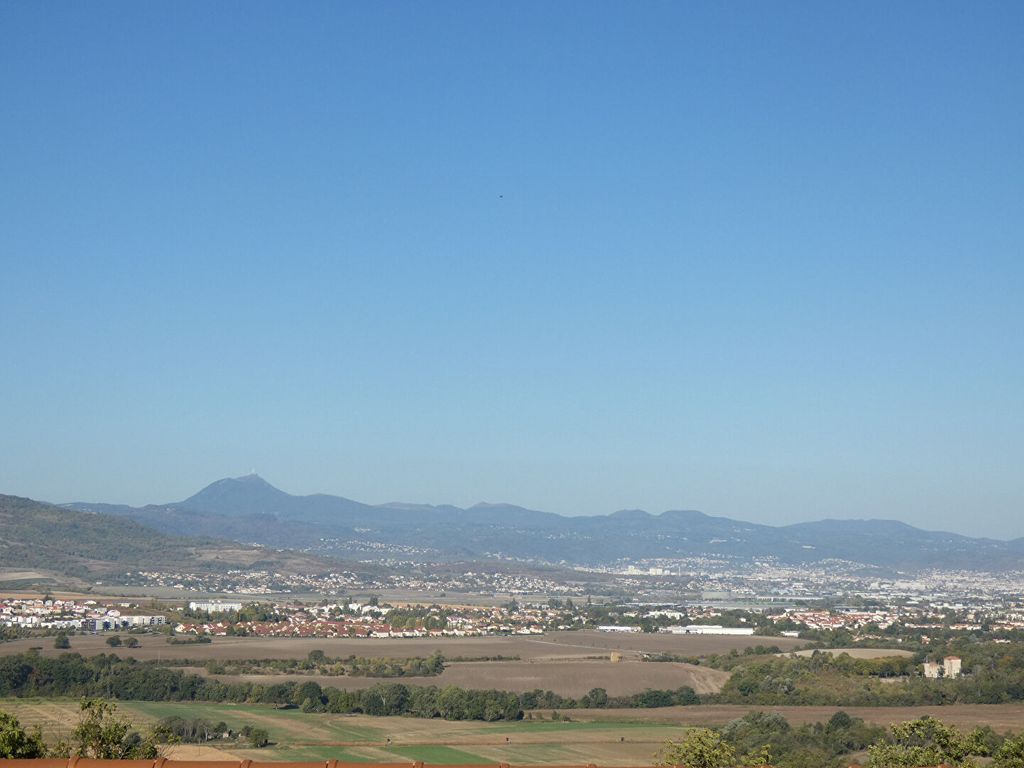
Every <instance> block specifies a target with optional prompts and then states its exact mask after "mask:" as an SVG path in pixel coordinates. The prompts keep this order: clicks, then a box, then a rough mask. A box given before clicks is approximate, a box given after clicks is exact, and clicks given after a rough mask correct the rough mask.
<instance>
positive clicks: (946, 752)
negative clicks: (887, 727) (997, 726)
mask: <svg viewBox="0 0 1024 768" xmlns="http://www.w3.org/2000/svg"><path fill="white" fill-rule="evenodd" d="M987 753H988V749H987V747H986V746H985V744H984V743H983V740H982V738H981V734H980V732H979V731H975V732H973V733H971V734H963V733H961V732H960V731H958V730H957V729H956V728H953V727H951V726H948V725H945V724H944V723H942V722H941V721H940V720H936V719H935V718H933V717H929V716H927V715H926V716H924V717H921V718H918V719H917V720H911V721H909V722H906V723H900V724H898V725H894V726H893V727H892V737H891V739H890V740H888V741H884V742H876V743H874V744H872V745H871V746H870V747H868V765H870V766H871V768H917V767H919V766H931V765H952V766H972V765H974V761H973V760H972V759H971V758H972V757H974V756H985V755H986V754H987Z"/></svg>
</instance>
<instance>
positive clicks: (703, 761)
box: [658, 728, 737, 768]
mask: <svg viewBox="0 0 1024 768" xmlns="http://www.w3.org/2000/svg"><path fill="white" fill-rule="evenodd" d="M736 763H737V759H736V750H735V749H733V747H732V746H731V745H730V744H729V743H728V742H726V741H725V739H723V738H722V734H720V733H719V732H718V731H715V730H712V729H711V728H690V729H689V730H687V731H686V734H685V735H684V736H683V738H682V739H681V740H680V741H667V742H665V746H664V747H662V749H661V751H660V752H659V753H658V765H663V766H673V765H683V766H686V768H733V766H735V765H736Z"/></svg>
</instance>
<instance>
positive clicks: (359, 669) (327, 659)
mask: <svg viewBox="0 0 1024 768" xmlns="http://www.w3.org/2000/svg"><path fill="white" fill-rule="evenodd" d="M445 661H446V659H445V657H444V655H443V654H442V653H441V652H440V651H435V652H434V653H433V654H431V655H430V656H426V657H422V656H414V657H410V658H384V657H382V658H367V657H363V656H356V655H355V654H352V655H350V656H347V657H331V656H328V655H326V654H325V653H324V652H323V651H320V650H316V651H310V652H309V655H308V656H307V657H306V658H305V659H242V660H232V661H220V660H217V659H210V660H209V661H207V662H205V664H204V666H205V668H206V671H207V672H208V673H210V674H212V675H265V674H271V675H273V674H295V673H316V674H320V675H329V676H337V677H340V676H343V675H348V676H351V677H433V676H436V675H439V674H441V673H442V672H444V668H445ZM199 664H200V662H198V661H194V660H188V659H181V660H179V661H177V662H176V666H198V665H199Z"/></svg>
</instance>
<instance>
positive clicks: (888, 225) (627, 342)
mask: <svg viewBox="0 0 1024 768" xmlns="http://www.w3.org/2000/svg"><path fill="white" fill-rule="evenodd" d="M1022 29H1024V6H1022V5H1020V4H1015V3H1010V2H995V3H989V4H984V5H976V4H971V5H967V4H965V5H957V4H934V3H923V2H908V3H903V4H899V5H892V4H883V3H869V4H866V5H864V4H861V5H856V6H853V5H851V6H828V5H825V6H823V5H820V4H815V3H810V2H794V3H789V4H785V5H778V6H763V5H757V4H746V5H730V4H712V3H706V4H685V5H684V4H657V3H655V4H649V5H643V6H634V5H630V4H618V5H616V4H602V5H598V6H595V5H593V4H585V3H571V2H570V3H565V4H559V5H557V6H548V5H542V4H530V3H526V4H516V5H479V4H473V3H457V2H456V3H450V4H443V5H440V6H423V5H417V4H413V3H401V2H399V3H394V4H388V5H383V6H360V5H355V4H353V5H344V4H335V3H318V2H312V3H308V4H303V5H302V6H300V7H291V6H288V7H286V6H284V5H275V4H273V3H260V2H256V3H252V4H247V5H246V6H245V7H244V9H241V8H240V7H235V6H209V5H206V4H201V3H196V2H182V3H176V4H174V5H173V6H139V5H131V4H126V3H121V4H119V3H106V4H100V5H89V6H81V5H74V4H63V5H59V6H38V5H33V4H24V3H7V4H4V5H2V6H0V89H2V92H3V93H4V110H5V112H4V114H5V117H6V119H4V120H2V121H0V142H2V145H3V146H4V148H5V151H4V152H2V153H0V206H2V209H3V210H4V212H5V225H4V247H3V253H2V255H0V262H2V267H3V269H2V272H0V274H2V283H3V289H4V309H3V319H2V321H0V349H2V350H3V352H4V356H5V366H4V374H3V377H2V382H3V383H2V397H0V425H2V426H0V492H2V493H13V494H18V495H23V496H30V497H33V498H38V499H46V500H49V501H54V502H67V501H75V500H84V501H102V502H112V503H128V504H133V505H138V504H145V503H163V502H167V501H172V500H178V499H181V498H185V497H187V496H188V495H190V494H192V493H194V492H195V491H197V490H199V488H201V487H203V486H205V485H206V484H207V483H209V482H211V481H212V480H215V479H218V478H219V477H224V476H238V475H241V474H245V473H246V472H248V471H249V470H250V469H251V468H255V469H256V471H257V472H259V473H260V474H261V475H263V476H264V477H266V478H267V479H268V481H270V482H272V483H273V484H274V485H276V486H278V487H280V488H282V489H283V490H287V491H288V492H290V493H301V494H305V493H318V492H323V493H332V494H337V495H342V496H346V497H349V498H353V499H358V500H360V501H366V502H369V503H384V502H388V501H396V500H399V501H408V502H417V503H432V504H441V503H452V504H458V505H460V506H466V505H470V504H473V503H476V502H478V501H481V500H487V501H490V502H498V501H503V502H508V503H513V504H517V505H521V506H524V507H529V508H533V509H541V510H545V511H550V512H557V513H559V514H567V515H578V514H607V513H609V512H612V511H615V510H617V509H623V508H642V509H646V510H648V511H650V512H655V513H656V512H661V511H663V510H666V509H679V508H683V509H698V510H701V511H703V512H705V513H707V514H710V515H715V516H722V517H731V518H736V519H740V520H747V521H751V522H761V523H771V524H787V523H792V522H798V521H804V520H816V519H821V518H829V517H831V518H891V519H898V520H902V521H904V522H907V523H909V524H912V525H915V526H919V527H922V528H928V529H932V530H948V531H953V532H958V533H966V534H970V535H985V536H990V537H993V538H1014V537H1020V536H1024V514H1022V512H1024V469H1022V468H1024V355H1022V354H1021V346H1022V343H1021V340H1022V339H1024V301H1022V300H1021V297H1022V296H1024V258H1022V254H1024V153H1022V152H1021V149H1020V141H1021V136H1024V107H1022V104H1024V99H1022V98H1021V96H1022V94H1024V54H1022V51H1024V39H1022V34H1021V30H1022Z"/></svg>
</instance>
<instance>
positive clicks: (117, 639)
mask: <svg viewBox="0 0 1024 768" xmlns="http://www.w3.org/2000/svg"><path fill="white" fill-rule="evenodd" d="M107 645H109V646H110V647H111V648H120V647H121V636H120V635H114V636H112V637H108V638H107Z"/></svg>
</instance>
